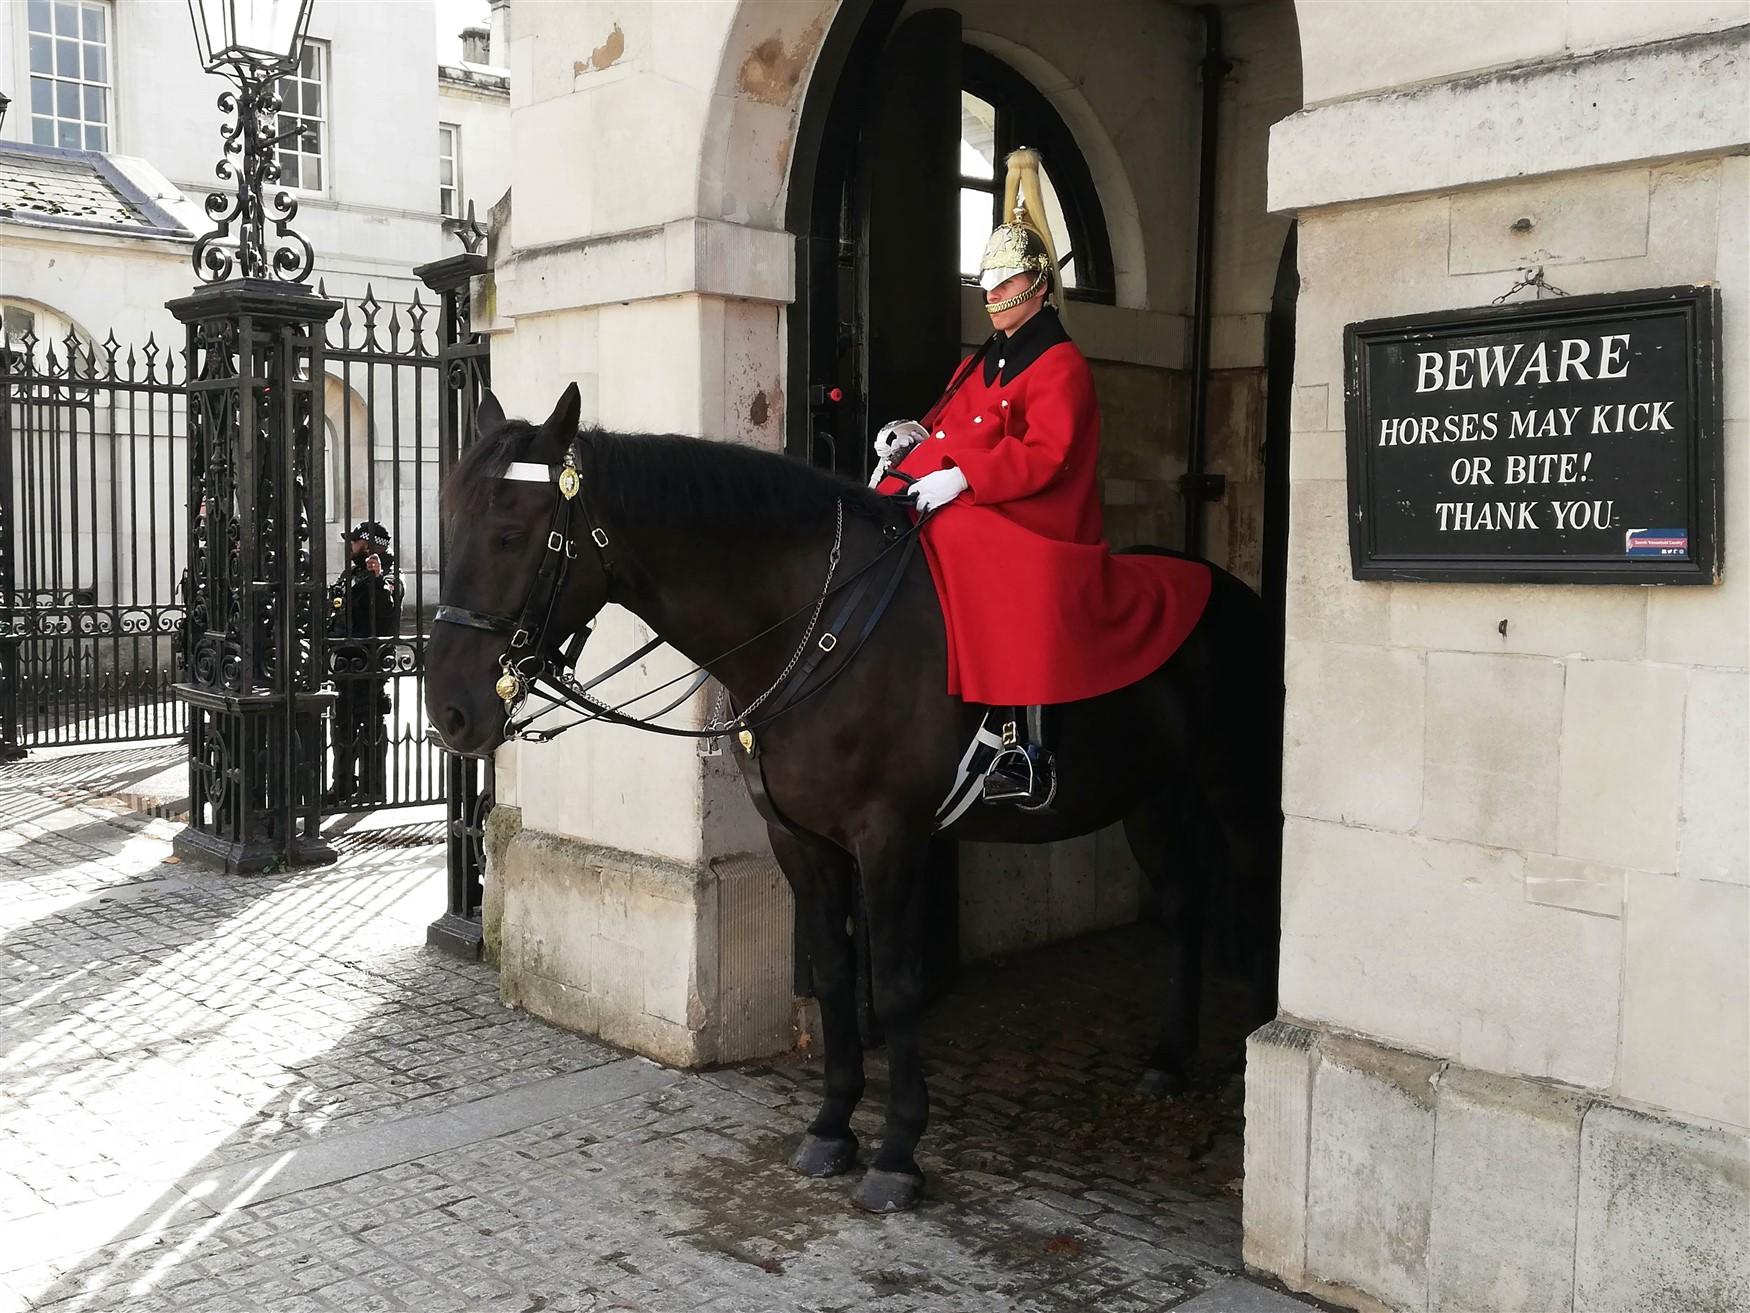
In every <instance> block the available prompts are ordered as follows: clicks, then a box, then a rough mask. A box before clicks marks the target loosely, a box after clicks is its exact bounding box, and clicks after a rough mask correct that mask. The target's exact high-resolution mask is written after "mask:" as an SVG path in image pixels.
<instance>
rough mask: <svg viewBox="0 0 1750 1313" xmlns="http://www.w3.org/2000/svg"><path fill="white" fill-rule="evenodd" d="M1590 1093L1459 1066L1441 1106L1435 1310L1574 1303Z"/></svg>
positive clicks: (1485, 1311) (1443, 1086)
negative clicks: (1583, 1124)
mask: <svg viewBox="0 0 1750 1313" xmlns="http://www.w3.org/2000/svg"><path fill="white" fill-rule="evenodd" d="M1588 1106H1589V1100H1587V1099H1585V1098H1583V1097H1581V1096H1579V1095H1576V1094H1573V1093H1570V1092H1567V1091H1564V1090H1560V1089H1557V1088H1554V1087H1551V1086H1548V1085H1539V1084H1535V1083H1533V1082H1531V1081H1525V1080H1515V1079H1512V1078H1510V1077H1505V1076H1496V1075H1492V1074H1487V1073H1484V1072H1479V1071H1472V1070H1470V1069H1469V1068H1465V1067H1451V1068H1449V1069H1448V1070H1447V1071H1446V1073H1445V1074H1444V1075H1443V1076H1442V1077H1441V1080H1440V1089H1439V1095H1438V1099H1437V1102H1436V1108H1435V1124H1436V1131H1437V1134H1436V1136H1435V1140H1434V1196H1433V1218H1432V1223H1431V1226H1430V1230H1429V1236H1428V1309H1429V1313H1499V1310H1502V1309H1519V1310H1524V1311H1525V1313H1533V1311H1534V1310H1536V1311H1538V1313H1543V1311H1544V1310H1549V1311H1550V1313H1554V1311H1555V1310H1566V1309H1568V1308H1570V1307H1571V1305H1572V1302H1573V1293H1574V1292H1573V1286H1574V1191H1575V1188H1576V1183H1577V1181H1578V1179H1579V1173H1580V1119H1581V1118H1582V1117H1583V1116H1584V1115H1585V1112H1586V1109H1587V1107H1588Z"/></svg>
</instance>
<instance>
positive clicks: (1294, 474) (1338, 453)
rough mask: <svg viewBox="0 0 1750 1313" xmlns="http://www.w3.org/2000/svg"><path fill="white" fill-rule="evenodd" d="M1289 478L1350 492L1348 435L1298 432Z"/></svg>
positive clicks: (1339, 431) (1337, 431) (1290, 454)
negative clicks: (1332, 485)
mask: <svg viewBox="0 0 1750 1313" xmlns="http://www.w3.org/2000/svg"><path fill="white" fill-rule="evenodd" d="M1321 386H1322V385H1321ZM1299 390H1300V391H1306V390H1307V389H1304V388H1303V389H1299ZM1288 477H1289V478H1290V479H1291V480H1293V481H1294V482H1295V483H1296V484H1300V483H1303V482H1313V481H1316V480H1326V481H1331V482H1335V483H1337V484H1338V485H1339V486H1342V487H1345V488H1346V487H1347V484H1346V482H1345V480H1347V479H1348V477H1349V449H1348V445H1347V435H1346V434H1345V433H1344V432H1343V430H1342V429H1328V430H1324V431H1319V432H1314V431H1312V430H1301V429H1297V430H1296V431H1295V433H1294V436H1293V437H1291V438H1290V439H1289V440H1288ZM1345 496H1347V493H1345ZM1345 514H1347V511H1346V510H1345ZM1345 533H1347V522H1345ZM1345 547H1347V543H1345Z"/></svg>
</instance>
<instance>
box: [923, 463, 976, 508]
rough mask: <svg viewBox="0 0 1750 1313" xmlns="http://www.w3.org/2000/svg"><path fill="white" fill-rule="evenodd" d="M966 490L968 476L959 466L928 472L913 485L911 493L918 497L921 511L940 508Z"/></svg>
mask: <svg viewBox="0 0 1750 1313" xmlns="http://www.w3.org/2000/svg"><path fill="white" fill-rule="evenodd" d="M965 491H966V476H965V475H964V474H962V473H961V472H960V469H959V467H958V466H954V465H950V466H949V467H948V468H947V469H945V470H937V471H936V472H935V473H934V474H926V475H924V477H923V478H921V479H919V480H918V481H917V482H916V483H914V484H912V485H911V488H910V492H911V495H912V496H913V497H915V498H917V504H918V509H919V510H920V511H934V510H940V509H941V508H942V507H944V506H946V505H947V504H948V503H949V502H951V501H953V500H954V499H955V498H956V497H958V496H959V495H960V494H961V493H963V492H965Z"/></svg>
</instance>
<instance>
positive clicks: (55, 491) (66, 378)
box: [0, 332, 188, 759]
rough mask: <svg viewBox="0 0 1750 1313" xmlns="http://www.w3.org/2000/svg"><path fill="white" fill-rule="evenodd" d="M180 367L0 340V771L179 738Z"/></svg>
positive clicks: (65, 343)
mask: <svg viewBox="0 0 1750 1313" xmlns="http://www.w3.org/2000/svg"><path fill="white" fill-rule="evenodd" d="M187 372H188V371H187V365H186V361H184V359H183V356H182V353H181V352H180V351H173V350H168V349H165V348H161V347H159V346H158V344H157V342H156V340H154V339H150V338H149V339H147V342H146V345H145V346H144V347H143V348H139V349H134V348H124V347H122V346H121V345H120V344H119V343H118V342H117V341H116V340H115V336H114V335H113V334H111V335H110V337H109V339H108V340H107V341H105V342H104V343H103V344H102V345H94V344H92V343H91V342H89V341H86V340H84V339H82V338H81V337H79V336H78V335H77V334H75V333H73V332H69V333H68V334H67V336H66V337H65V338H64V339H62V340H60V341H58V342H56V341H43V340H40V339H39V338H38V337H37V336H36V335H35V334H34V333H31V332H26V333H24V334H22V335H20V336H17V337H14V338H11V339H9V340H0V759H3V758H4V757H13V756H18V755H21V754H22V753H23V751H24V750H25V749H26V748H28V747H38V746H45V747H46V746H51V745H59V744H67V743H107V742H117V741H121V740H127V739H146V738H161V737H167V736H172V735H177V734H181V733H182V732H183V730H184V727H185V726H186V724H187V715H186V709H185V707H184V706H183V704H182V703H181V702H179V701H178V700H177V699H176V698H175V697H174V696H173V695H172V693H171V691H170V686H171V684H172V683H173V682H174V679H175V673H176V672H175V670H174V663H175V650H176V635H177V632H178V630H179V628H180V627H181V624H182V618H183V603H184V597H183V578H184V573H185V570H184V567H185V565H186V560H185V555H186V549H185V543H186V536H185V534H184V533H183V531H182V526H183V523H184V519H183V517H184V515H185V514H186V509H185V507H186V503H187V499H188V491H187V489H188V471H187V458H186V445H187V443H186V433H187V429H186V391H185V388H186V383H187Z"/></svg>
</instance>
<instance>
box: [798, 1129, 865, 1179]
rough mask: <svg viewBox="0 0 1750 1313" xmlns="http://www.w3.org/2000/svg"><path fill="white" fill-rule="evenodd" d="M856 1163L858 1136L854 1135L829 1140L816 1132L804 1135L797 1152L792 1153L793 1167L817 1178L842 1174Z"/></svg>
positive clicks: (803, 1173) (805, 1174)
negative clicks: (815, 1133)
mask: <svg viewBox="0 0 1750 1313" xmlns="http://www.w3.org/2000/svg"><path fill="white" fill-rule="evenodd" d="M856 1165H857V1137H856V1136H854V1135H852V1136H847V1137H845V1138H844V1139H842V1140H829V1139H827V1138H825V1137H824V1136H819V1135H814V1134H808V1135H804V1136H803V1137H802V1143H801V1144H799V1145H797V1146H796V1152H795V1153H793V1154H791V1155H790V1166H791V1168H792V1169H794V1170H795V1171H798V1172H801V1173H802V1175H804V1176H812V1177H815V1178H816V1179H819V1178H821V1177H826V1176H841V1175H843V1174H844V1173H845V1172H848V1171H850V1170H851V1168H853V1167H855V1166H856Z"/></svg>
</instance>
